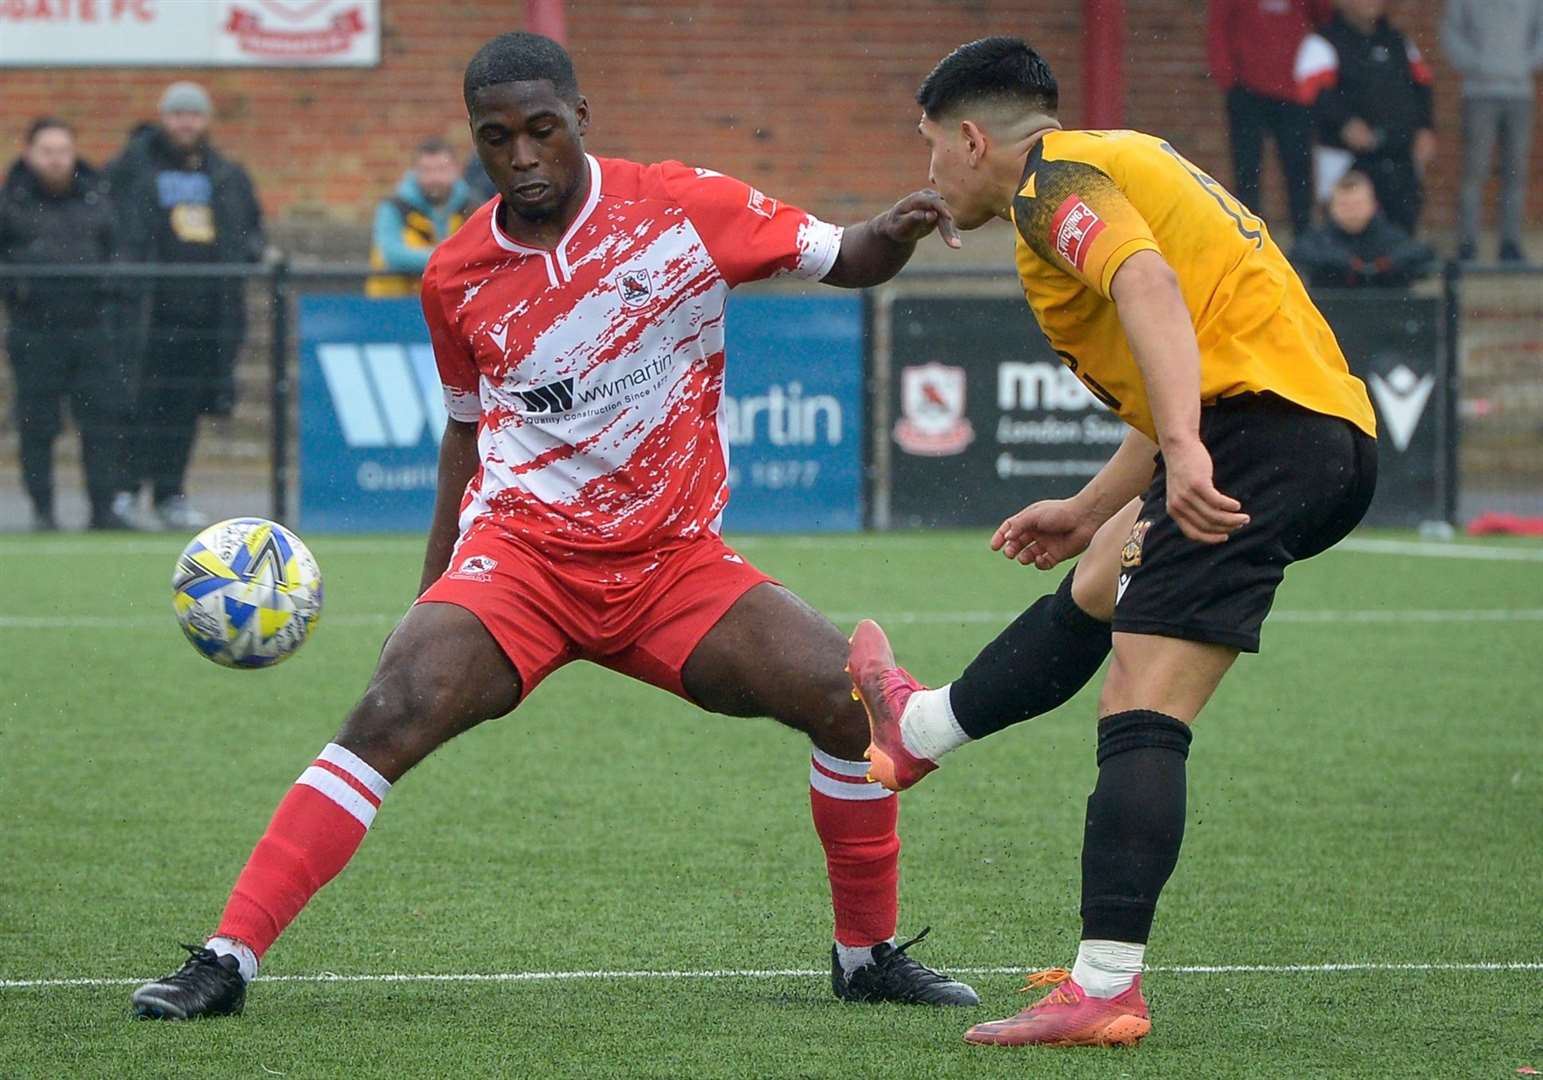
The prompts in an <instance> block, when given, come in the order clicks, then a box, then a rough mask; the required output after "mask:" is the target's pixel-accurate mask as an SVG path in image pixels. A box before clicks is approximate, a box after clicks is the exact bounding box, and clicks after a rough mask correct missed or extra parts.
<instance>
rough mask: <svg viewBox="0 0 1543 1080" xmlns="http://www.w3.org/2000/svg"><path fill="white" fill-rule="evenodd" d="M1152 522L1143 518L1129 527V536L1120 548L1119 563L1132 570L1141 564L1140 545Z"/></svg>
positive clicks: (1144, 540) (1144, 539)
mask: <svg viewBox="0 0 1543 1080" xmlns="http://www.w3.org/2000/svg"><path fill="white" fill-rule="evenodd" d="M1151 527H1152V523H1151V522H1150V521H1147V520H1145V519H1143V520H1141V521H1138V522H1136V524H1134V525H1132V526H1131V527H1130V536H1129V537H1128V538H1127V539H1126V541H1125V546H1124V547H1122V548H1121V549H1120V565H1121V566H1122V567H1124V568H1125V569H1127V570H1134V569H1135V568H1136V567H1138V566H1140V565H1141V546H1142V545H1143V544H1144V543H1146V538H1147V530H1148V529H1150V528H1151Z"/></svg>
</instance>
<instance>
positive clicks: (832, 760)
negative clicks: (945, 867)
mask: <svg viewBox="0 0 1543 1080" xmlns="http://www.w3.org/2000/svg"><path fill="white" fill-rule="evenodd" d="M867 774H868V763H867V762H866V761H842V760H841V759H840V758H836V757H831V756H830V755H829V754H826V753H823V752H821V751H819V750H816V751H814V758H813V760H812V761H811V762H810V764H809V805H810V808H811V809H812V810H813V811H814V831H815V832H817V833H819V834H820V843H822V844H824V845H825V866H826V868H827V869H828V870H829V871H830V898H831V904H832V906H833V907H834V908H835V909H836V941H837V942H838V943H840V944H842V945H863V946H866V945H877V944H878V943H879V942H881V941H888V940H889V939H890V938H892V937H894V936H895V924H896V922H897V920H898V919H899V916H900V897H899V888H900V836H899V834H898V833H896V832H895V825H896V823H898V822H899V820H900V800H899V799H897V798H895V795H894V793H893V792H891V791H888V790H886V789H885V788H884V787H882V786H881V785H879V784H870V783H869V782H868V780H867Z"/></svg>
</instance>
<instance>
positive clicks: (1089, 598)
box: [1071, 558, 1116, 622]
mask: <svg viewBox="0 0 1543 1080" xmlns="http://www.w3.org/2000/svg"><path fill="white" fill-rule="evenodd" d="M1115 588H1116V582H1115V575H1114V574H1113V572H1112V570H1111V568H1110V567H1108V566H1105V565H1102V563H1101V562H1099V561H1093V560H1090V559H1088V558H1083V559H1082V560H1080V561H1079V562H1078V563H1077V565H1076V567H1075V568H1074V569H1073V570H1072V589H1071V592H1072V603H1074V604H1076V605H1077V606H1078V607H1079V608H1081V609H1082V610H1083V611H1084V612H1085V613H1087V614H1088V615H1091V616H1092V617H1093V618H1095V619H1097V620H1098V621H1099V622H1110V621H1112V620H1113V619H1114V599H1115Z"/></svg>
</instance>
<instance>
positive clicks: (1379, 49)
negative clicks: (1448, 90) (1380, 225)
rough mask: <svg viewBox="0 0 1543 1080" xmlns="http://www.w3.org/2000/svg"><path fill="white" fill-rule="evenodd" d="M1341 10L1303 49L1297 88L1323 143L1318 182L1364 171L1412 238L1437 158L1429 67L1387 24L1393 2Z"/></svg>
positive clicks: (1350, 3) (1371, 0)
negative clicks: (1427, 174) (1351, 171)
mask: <svg viewBox="0 0 1543 1080" xmlns="http://www.w3.org/2000/svg"><path fill="white" fill-rule="evenodd" d="M1338 8H1339V10H1338V12H1337V13H1336V14H1335V16H1334V18H1333V19H1332V20H1331V21H1330V22H1329V23H1328V24H1327V25H1325V26H1324V27H1323V28H1322V29H1320V30H1319V31H1318V32H1317V33H1315V34H1309V35H1308V36H1307V38H1306V39H1305V40H1304V41H1303V42H1302V47H1301V49H1300V50H1299V51H1298V53H1297V63H1296V76H1297V89H1298V93H1299V95H1300V99H1301V101H1302V103H1303V104H1304V105H1309V106H1311V107H1312V110H1313V121H1314V124H1315V126H1316V127H1317V129H1318V138H1319V139H1320V141H1321V142H1322V144H1323V146H1322V147H1321V148H1320V151H1319V170H1320V171H1319V178H1318V187H1319V190H1320V191H1326V190H1327V189H1328V188H1330V187H1331V186H1332V185H1333V182H1334V181H1335V180H1336V179H1338V177H1339V176H1340V175H1342V174H1343V173H1344V172H1345V171H1346V170H1347V169H1349V168H1356V169H1359V170H1360V171H1361V172H1364V173H1366V175H1367V176H1369V177H1371V181H1372V184H1373V185H1374V186H1375V187H1376V189H1377V199H1378V201H1379V202H1381V203H1382V207H1383V210H1384V211H1385V212H1386V213H1387V215H1388V217H1389V218H1391V219H1392V221H1393V222H1394V224H1396V225H1398V226H1400V227H1401V228H1402V229H1404V231H1405V232H1408V233H1410V234H1411V235H1412V234H1413V233H1414V232H1415V229H1416V226H1417V225H1418V223H1419V220H1420V208H1421V205H1422V203H1423V202H1424V198H1425V195H1424V188H1423V184H1422V174H1423V172H1424V170H1425V168H1426V167H1427V166H1428V165H1429V164H1430V163H1431V161H1432V160H1433V159H1434V158H1435V156H1436V133H1435V131H1434V129H1433V123H1432V108H1431V104H1432V103H1431V74H1430V69H1429V68H1427V67H1426V66H1425V61H1424V60H1422V59H1421V58H1420V50H1419V49H1417V48H1415V46H1414V42H1412V41H1410V40H1409V39H1408V38H1406V37H1404V35H1403V34H1401V33H1399V31H1397V30H1395V29H1394V28H1393V26H1392V24H1391V23H1389V22H1388V19H1387V15H1386V11H1387V0H1338Z"/></svg>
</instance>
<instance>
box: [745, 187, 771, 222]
mask: <svg viewBox="0 0 1543 1080" xmlns="http://www.w3.org/2000/svg"><path fill="white" fill-rule="evenodd" d="M749 205H750V212H751V213H754V214H760V215H761V216H762V217H763V218H766V219H767V220H768V221H770V220H771V217H772V215H773V214H775V213H776V212H777V200H776V199H769V198H767V197H766V196H765V195H763V194H761V193H760V192H759V191H757V190H756V189H755V188H751V189H750V204H749Z"/></svg>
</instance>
